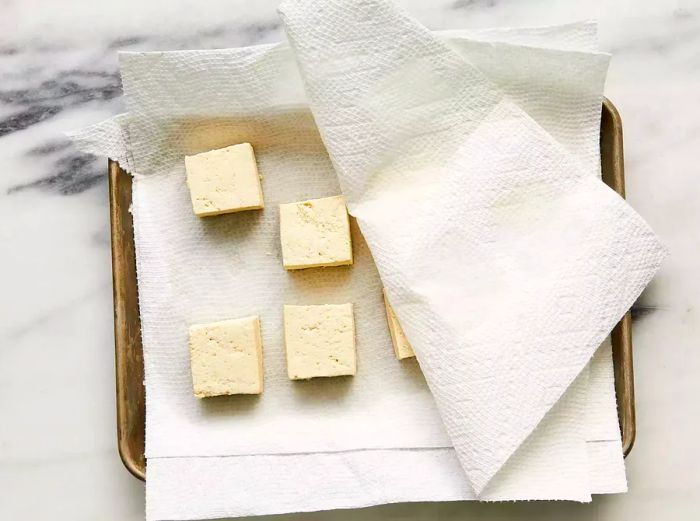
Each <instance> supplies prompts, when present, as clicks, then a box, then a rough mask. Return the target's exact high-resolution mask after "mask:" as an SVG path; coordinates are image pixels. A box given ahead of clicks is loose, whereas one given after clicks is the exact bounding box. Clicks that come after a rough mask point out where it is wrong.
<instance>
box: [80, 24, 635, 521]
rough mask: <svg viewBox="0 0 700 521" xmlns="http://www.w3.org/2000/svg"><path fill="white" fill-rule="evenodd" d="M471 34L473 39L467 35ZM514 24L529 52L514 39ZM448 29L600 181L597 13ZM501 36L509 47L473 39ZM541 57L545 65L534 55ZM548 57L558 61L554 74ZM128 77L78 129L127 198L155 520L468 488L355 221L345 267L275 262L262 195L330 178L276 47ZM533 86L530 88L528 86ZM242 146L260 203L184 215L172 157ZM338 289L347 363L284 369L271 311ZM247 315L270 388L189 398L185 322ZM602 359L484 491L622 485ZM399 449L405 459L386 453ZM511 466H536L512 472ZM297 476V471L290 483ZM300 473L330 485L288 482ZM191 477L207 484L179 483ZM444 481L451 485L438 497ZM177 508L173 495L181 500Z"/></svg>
mask: <svg viewBox="0 0 700 521" xmlns="http://www.w3.org/2000/svg"><path fill="white" fill-rule="evenodd" d="M468 36H471V37H472V38H474V39H476V38H479V39H480V40H481V43H480V42H479V41H468V40H467V37H468ZM519 37H520V38H522V39H523V41H524V42H525V43H527V44H528V45H529V46H531V47H527V48H524V47H519V46H517V45H516V44H517V42H518V38H519ZM444 38H445V40H446V42H447V43H448V44H449V45H450V46H451V47H452V48H454V49H455V50H456V51H457V52H458V53H460V54H462V55H472V54H473V55H474V56H475V58H474V59H475V60H481V61H480V62H479V63H480V67H482V68H483V69H484V70H485V71H489V70H491V69H489V67H492V74H493V75H494V77H497V80H496V81H497V82H498V83H499V85H501V86H502V88H503V89H504V90H506V91H508V90H510V92H509V94H510V96H511V98H512V99H513V100H514V101H516V102H517V103H518V104H519V105H520V106H521V107H523V108H525V109H526V110H527V111H528V112H530V113H531V114H532V115H533V117H534V118H535V120H536V121H537V122H538V123H539V124H540V125H542V126H543V127H544V128H545V129H546V130H547V131H548V132H549V133H550V134H551V135H552V136H554V137H556V138H557V140H559V142H561V143H562V145H563V146H564V147H565V148H566V150H568V151H569V152H570V153H571V154H573V155H574V156H576V157H577V158H578V159H579V160H580V162H581V163H582V164H587V165H588V169H589V170H590V173H591V175H592V176H593V177H595V173H596V172H597V169H598V166H597V165H598V161H599V160H598V155H597V149H598V144H597V133H598V128H599V119H598V118H599V114H600V101H601V92H602V84H603V81H604V76H605V68H606V66H607V56H605V55H599V54H595V53H589V52H578V51H571V50H570V49H581V50H590V49H592V48H593V47H594V39H595V34H594V26H593V25H591V24H579V25H573V26H567V27H564V28H547V29H534V30H522V31H511V30H496V31H477V32H472V33H464V34H458V33H451V34H448V35H445V36H444ZM495 39H501V40H503V41H504V42H507V43H505V44H498V45H496V44H493V43H484V42H492V41H493V40H495ZM543 47H547V48H543ZM494 53H496V54H494ZM498 53H503V56H508V57H509V58H508V60H511V59H512V60H513V62H512V63H511V67H507V66H504V65H503V64H502V63H498V64H494V58H496V57H498V56H499V54H498ZM524 56H525V57H527V58H528V60H526V61H523V60H522V58H523V57H524ZM540 57H542V59H541V60H540V59H539V58H540ZM538 63H541V64H542V68H541V69H539V68H538V67H533V64H538ZM562 63H567V64H569V65H567V67H566V68H564V69H562V67H561V64H562ZM122 73H123V76H124V86H125V92H126V95H127V104H128V108H129V111H130V113H129V115H128V116H124V117H121V119H120V120H118V121H111V122H108V123H106V124H102V125H99V126H96V127H93V128H92V129H89V131H87V132H83V133H80V134H79V135H77V136H75V139H76V142H77V143H78V145H79V146H81V147H82V148H83V149H85V150H87V151H92V152H97V153H107V154H108V155H110V157H113V158H117V159H119V160H120V162H121V164H122V165H124V166H127V167H128V168H129V169H130V170H131V171H132V172H133V173H134V174H135V176H136V177H135V183H134V207H133V210H134V217H135V228H136V229H135V234H136V241H137V262H138V271H139V290H140V299H141V311H142V326H143V340H144V348H145V356H146V387H147V401H148V402H147V403H148V408H147V455H148V469H149V470H148V473H149V477H148V484H147V490H148V517H149V519H176V518H179V519H187V518H196V517H200V518H211V517H218V516H220V515H231V516H235V515H243V514H246V513H258V514H262V513H272V512H283V511H302V510H316V509H321V508H337V507H350V506H363V505H368V504H376V503H381V502H394V501H408V500H429V499H433V500H441V499H471V498H473V497H474V494H473V491H472V490H471V487H470V486H469V482H468V481H466V478H465V476H464V475H463V474H462V473H460V472H455V469H458V468H459V467H455V465H456V461H457V460H456V457H455V454H454V451H453V450H452V449H450V448H449V446H450V441H449V439H448V437H447V436H446V434H445V432H444V430H443V427H442V424H441V422H440V420H439V416H438V414H437V410H436V408H435V406H434V403H433V401H432V397H431V396H430V394H429V392H428V391H427V388H426V386H425V383H424V382H423V380H422V376H421V373H420V370H419V369H418V367H417V365H416V364H415V362H412V361H408V363H406V362H402V363H399V362H397V361H396V360H395V359H394V358H393V355H392V350H391V347H390V340H389V337H388V333H387V331H386V324H385V322H384V314H383V309H382V307H381V306H382V301H381V282H380V281H379V278H378V275H377V272H376V268H375V267H374V264H373V262H372V260H371V256H370V254H369V251H368V249H367V247H366V245H365V243H364V241H363V240H362V238H361V236H360V235H359V234H358V230H357V228H356V227H355V228H354V230H353V233H354V237H353V239H354V241H355V254H356V264H355V266H353V267H352V268H334V269H333V270H323V269H320V270H310V271H307V272H301V273H299V274H296V273H295V274H289V273H287V272H285V271H284V270H283V269H282V268H281V260H280V258H279V252H278V237H277V213H276V212H275V210H274V208H275V205H276V204H277V203H279V202H288V201H292V200H297V199H303V198H309V197H320V196H324V195H331V194H334V193H337V192H338V190H339V187H338V184H337V178H336V176H335V174H334V172H333V170H332V168H331V165H330V162H329V160H328V157H327V154H326V152H325V149H324V147H323V145H322V143H321V141H320V138H319V135H318V132H317V130H316V127H315V125H314V121H313V119H312V118H311V115H310V114H309V112H308V111H307V110H306V109H305V108H304V106H305V95H304V92H303V89H302V85H301V81H300V79H299V76H298V73H297V70H296V68H295V66H294V63H293V61H292V59H291V54H290V52H289V49H287V48H284V47H281V46H263V47H256V48H251V49H237V50H227V51H187V52H176V53H145V54H127V55H122ZM572 77H577V78H579V81H572V79H571V78H572ZM580 78H585V81H582V80H581V79H580ZM533 83H534V84H537V85H542V87H541V88H542V90H538V94H539V95H538V96H534V97H533V96H532V95H531V89H530V86H531V84H533ZM572 100H575V103H572ZM572 104H573V105H574V106H575V107H577V108H576V110H572V109H571V106H572ZM562 111H564V113H566V114H567V119H566V121H565V122H564V123H563V124H562V120H561V119H558V118H557V117H556V115H557V114H558V113H559V114H561V113H562ZM578 136H585V138H581V139H579V138H578ZM240 141H250V142H252V143H253V145H254V146H255V148H256V154H257V156H258V160H259V163H260V170H261V173H262V174H263V189H264V192H265V196H266V205H267V208H268V209H267V210H266V211H265V212H264V213H263V214H260V213H257V212H246V213H245V214H236V215H231V216H224V217H220V218H216V219H214V220H211V221H210V220H204V221H201V220H198V219H196V218H195V217H194V216H192V215H191V211H190V208H189V200H188V194H187V190H186V187H185V185H184V175H183V171H182V157H183V156H184V155H185V154H188V153H192V152H197V151H202V150H206V149H209V148H213V147H217V146H224V145H227V144H232V143H235V142H240ZM345 301H352V302H355V308H356V312H357V313H358V316H357V324H358V353H359V366H358V369H359V372H358V376H357V377H355V378H353V379H343V380H338V379H334V380H328V381H316V382H314V381H312V382H296V383H291V382H288V381H287V380H286V377H285V374H286V372H285V370H284V363H285V362H284V354H283V350H284V348H283V345H282V340H281V339H282V335H281V322H282V321H281V305H282V304H284V303H309V302H311V303H315V302H345ZM250 313H259V314H260V315H261V318H262V327H263V334H264V351H265V377H266V391H265V394H264V395H263V396H262V397H260V398H254V397H252V398H251V397H230V398H221V399H214V400H210V401H197V400H195V399H194V398H193V397H192V396H191V389H190V385H191V382H190V380H189V378H190V377H189V361H188V358H187V345H186V327H187V325H188V324H189V323H192V322H198V321H208V320H216V319H219V318H224V317H231V316H237V315H241V314H250ZM600 353H602V354H601V355H600V356H601V357H602V358H601V360H602V361H601V362H600V363H598V364H595V363H594V364H593V365H592V366H591V370H590V372H591V374H590V378H589V371H588V370H585V371H583V372H582V373H581V377H580V382H579V384H578V385H574V386H571V388H570V389H569V391H567V396H569V394H570V395H571V396H570V397H569V398H568V399H567V400H560V402H559V403H558V404H557V406H556V407H555V409H553V410H552V412H550V413H549V414H548V415H547V417H546V418H545V421H543V422H542V424H540V425H539V427H538V428H537V429H536V430H535V433H534V434H533V435H532V436H531V438H530V439H529V440H528V441H527V442H526V444H525V445H523V447H521V450H519V451H517V452H516V454H515V455H514V456H513V458H512V460H511V461H509V463H508V465H510V466H512V471H509V472H505V469H504V472H503V473H502V477H501V476H498V479H495V480H494V482H493V483H492V484H491V485H490V486H489V489H487V490H486V491H485V493H484V494H483V495H482V497H483V498H484V499H501V498H509V499H515V498H530V499H534V498H544V497H548V498H559V499H576V500H587V499H589V497H590V493H591V492H594V493H596V492H601V493H602V492H618V491H622V490H624V489H625V487H626V485H625V480H624V467H623V464H622V455H621V451H620V441H619V432H618V430H617V425H616V418H615V407H614V405H615V403H614V394H613V389H612V379H611V374H612V373H611V367H612V366H611V363H610V358H609V346H608V347H603V348H601V351H600ZM605 353H607V355H605ZM596 358H598V357H596ZM594 374H597V375H599V376H600V377H594V376H593V375H594ZM589 383H590V385H589ZM592 403H599V404H601V406H600V407H593V406H592V405H590V404H592ZM587 404H589V405H587ZM586 440H590V442H588V443H586ZM603 447H605V449H603ZM376 451H379V452H376ZM378 454H381V457H377V455H378ZM198 456H207V457H198ZM395 459H398V460H400V461H401V462H402V463H401V464H394V463H393V460H395ZM523 461H526V462H527V461H533V462H539V463H544V462H546V463H547V464H546V465H544V466H539V467H538V466H537V465H535V466H532V464H529V465H525V466H523V465H522V464H521V462H523ZM601 461H602V462H603V463H601ZM446 462H451V463H446ZM406 468H412V469H414V470H415V471H418V473H419V474H421V475H426V476H433V475H434V476H436V478H435V479H434V480H433V479H432V478H431V479H429V480H428V481H426V483H425V485H426V486H423V487H420V491H418V490H417V488H419V487H418V485H417V484H416V483H414V481H415V475H416V474H415V472H406V471H405V469H406ZM295 469H296V470H295ZM401 469H403V470H401ZM269 474H275V475H277V478H276V479H270V478H269ZM296 475H304V476H306V478H305V480H302V481H300V480H298V479H296V478H295V477H294V476H296ZM349 475H352V476H353V479H354V480H355V483H354V485H353V486H352V487H349V486H347V484H346V483H345V482H346V481H347V479H344V478H343V476H349ZM375 475H377V476H385V480H386V482H385V483H384V486H383V487H382V488H381V490H375V485H376V480H375V479H374V478H373V476H375ZM335 476H339V477H338V479H337V480H336V479H335ZM535 476H537V477H536V478H535ZM564 477H566V479H564ZM240 480H243V481H245V482H246V483H248V484H249V485H250V489H248V488H246V487H243V486H242V483H240ZM445 481H450V484H449V486H448V485H447V484H446V483H445ZM302 483H305V484H306V485H307V486H311V485H313V486H314V487H316V490H319V491H320V490H324V491H326V492H327V493H324V494H321V493H318V494H313V495H312V496H311V495H309V494H304V493H301V491H300V490H299V486H300V484H302ZM341 483H342V484H343V485H342V486H341ZM430 483H434V485H430ZM197 484H199V485H197ZM187 485H189V486H191V488H197V487H199V489H202V490H199V493H198V494H189V495H186V494H184V495H183V487H185V486H187ZM253 489H254V493H253ZM455 490H458V491H459V493H454V492H451V491H455ZM273 496H274V497H275V500H273V501H271V500H270V498H271V497H273ZM183 497H186V498H187V500H186V503H187V505H183V504H182V503H183V501H184V500H183V499H182V498H183ZM174 505H180V507H178V510H177V511H174V510H173V506H174ZM177 512H180V513H179V514H178V513H177ZM178 516H182V517H178Z"/></svg>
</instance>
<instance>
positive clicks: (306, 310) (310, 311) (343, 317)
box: [284, 304, 357, 380]
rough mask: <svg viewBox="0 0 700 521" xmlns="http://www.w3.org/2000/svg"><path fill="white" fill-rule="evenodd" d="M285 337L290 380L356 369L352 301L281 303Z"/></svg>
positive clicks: (351, 371) (346, 373) (332, 374)
mask: <svg viewBox="0 0 700 521" xmlns="http://www.w3.org/2000/svg"><path fill="white" fill-rule="evenodd" d="M284 340H285V345H286V348H287V373H288V374H289V378H290V379H291V380H305V379H307V378H316V377H319V376H342V375H354V374H355V372H356V371H357V366H356V361H355V320H354V318H353V312H352V304H340V305H324V306H284Z"/></svg>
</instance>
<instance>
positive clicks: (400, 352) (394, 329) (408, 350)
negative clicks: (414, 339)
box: [384, 293, 416, 360]
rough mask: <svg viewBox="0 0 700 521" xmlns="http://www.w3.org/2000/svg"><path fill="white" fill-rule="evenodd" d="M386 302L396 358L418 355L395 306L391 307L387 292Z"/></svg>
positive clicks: (387, 318)
mask: <svg viewBox="0 0 700 521" xmlns="http://www.w3.org/2000/svg"><path fill="white" fill-rule="evenodd" d="M384 304H385V305H386V320H387V322H388V323H389V333H391V342H392V344H394V354H395V355H396V358H398V359H399V360H402V359H404V358H411V357H413V356H416V354H415V353H414V352H413V348H412V347H411V344H410V343H409V342H408V339H407V338H406V335H405V334H404V332H403V328H402V327H401V324H399V319H398V317H397V316H396V313H394V308H392V307H391V304H389V300H388V299H387V298H386V293H384Z"/></svg>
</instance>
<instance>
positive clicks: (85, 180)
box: [7, 154, 106, 195]
mask: <svg viewBox="0 0 700 521" xmlns="http://www.w3.org/2000/svg"><path fill="white" fill-rule="evenodd" d="M103 166H104V165H103ZM52 171H53V172H54V173H53V174H52V175H50V176H48V177H43V178H41V179H37V180H36V181H31V182H29V183H23V184H18V185H14V186H11V187H10V188H8V189H7V194H8V195H11V194H14V193H17V192H24V191H26V190H31V189H43V190H49V191H51V192H58V193H60V194H61V195H75V194H80V193H82V192H84V191H86V190H89V189H90V188H92V187H93V186H95V185H97V184H99V183H100V182H102V181H103V180H105V179H106V176H105V175H104V168H101V169H100V168H99V167H98V159H97V158H95V157H93V156H87V155H84V154H71V155H68V156H65V157H62V158H60V159H59V160H57V161H56V163H55V164H54V165H53V167H52Z"/></svg>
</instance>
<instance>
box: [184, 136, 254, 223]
mask: <svg viewBox="0 0 700 521" xmlns="http://www.w3.org/2000/svg"><path fill="white" fill-rule="evenodd" d="M185 170H186V172H187V186H189V188H190V196H191V198H192V208H193V210H194V213H195V214H196V215H198V216H200V217H206V216H209V215H219V214H223V213H231V212H240V211H243V210H257V209H260V208H263V207H264V206H265V204H264V201H263V194H262V188H261V186H260V175H259V174H258V166H257V164H256V163H255V154H254V153H253V147H252V146H251V145H250V143H241V144H240V145H233V146H230V147H226V148H220V149H217V150H210V151H209V152H203V153H201V154H197V155H194V156H186V157H185Z"/></svg>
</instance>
